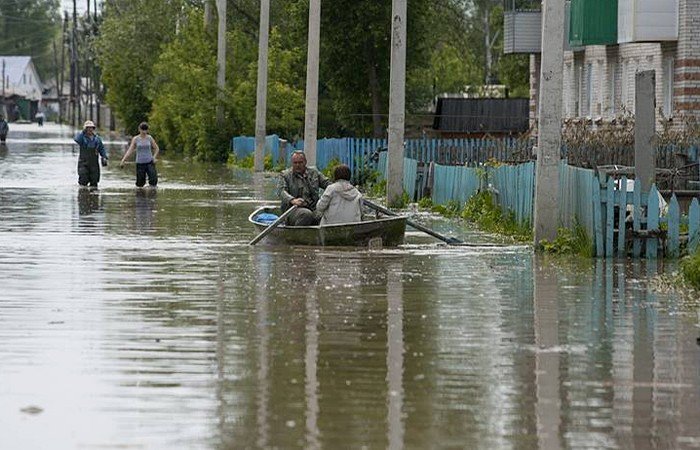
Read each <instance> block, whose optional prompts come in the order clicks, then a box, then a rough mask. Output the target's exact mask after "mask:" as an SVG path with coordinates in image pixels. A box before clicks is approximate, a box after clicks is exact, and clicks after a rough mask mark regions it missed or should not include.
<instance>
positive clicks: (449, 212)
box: [431, 200, 462, 217]
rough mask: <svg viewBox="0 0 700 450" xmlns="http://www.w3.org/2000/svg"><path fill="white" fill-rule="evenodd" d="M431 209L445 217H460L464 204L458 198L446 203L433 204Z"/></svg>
mask: <svg viewBox="0 0 700 450" xmlns="http://www.w3.org/2000/svg"><path fill="white" fill-rule="evenodd" d="M431 203H432V202H431ZM431 210H432V211H433V212H436V213H438V214H441V215H443V216H445V217H459V216H460V215H461V214H462V205H461V204H460V203H459V202H458V201H457V200H448V201H447V202H446V203H445V204H444V205H433V206H432V208H431Z"/></svg>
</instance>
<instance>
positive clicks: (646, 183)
mask: <svg viewBox="0 0 700 450" xmlns="http://www.w3.org/2000/svg"><path fill="white" fill-rule="evenodd" d="M655 89H656V73H655V72H654V71H653V70H646V71H644V72H637V74H636V76H635V83H634V94H635V98H634V177H635V178H636V179H637V180H639V182H640V183H642V192H647V193H648V192H649V191H650V190H651V185H652V184H654V183H655V182H656V152H655V151H654V146H653V145H652V140H653V139H654V134H655V133H656V95H655V94H654V92H655Z"/></svg>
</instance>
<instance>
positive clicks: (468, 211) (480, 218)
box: [460, 191, 532, 242]
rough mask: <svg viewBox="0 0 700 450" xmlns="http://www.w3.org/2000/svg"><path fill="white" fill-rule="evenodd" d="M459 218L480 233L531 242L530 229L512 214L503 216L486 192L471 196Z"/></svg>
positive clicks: (489, 194)
mask: <svg viewBox="0 0 700 450" xmlns="http://www.w3.org/2000/svg"><path fill="white" fill-rule="evenodd" d="M460 217H462V218H463V219H465V220H467V221H469V222H472V223H474V224H475V225H476V226H477V227H479V229H480V230H482V231H486V232H489V233H499V234H503V235H506V236H511V237H512V238H513V239H515V240H516V241H521V242H526V241H531V240H532V230H531V229H530V227H529V226H527V225H525V224H521V223H518V221H517V220H516V219H515V214H514V213H510V214H503V212H502V211H501V208H499V206H498V205H496V203H495V202H494V201H493V197H492V196H491V193H489V192H487V191H481V192H479V193H478V194H476V195H474V196H472V197H471V198H470V199H469V200H468V201H467V203H466V204H465V205H464V209H463V210H462V212H461V213H460Z"/></svg>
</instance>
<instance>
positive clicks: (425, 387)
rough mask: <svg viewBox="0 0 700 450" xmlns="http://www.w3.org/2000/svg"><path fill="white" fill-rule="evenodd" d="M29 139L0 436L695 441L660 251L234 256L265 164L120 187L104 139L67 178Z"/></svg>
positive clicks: (16, 227)
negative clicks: (657, 282)
mask: <svg viewBox="0 0 700 450" xmlns="http://www.w3.org/2000/svg"><path fill="white" fill-rule="evenodd" d="M39 130H40V129H39V128H37V127H36V125H26V126H21V125H14V126H13V125H11V131H10V136H9V140H8V143H7V147H6V148H3V147H0V449H3V450H4V449H8V450H14V449H18V450H24V449H75V448H80V449H97V448H99V449H113V448H119V449H229V448H230V449H233V448H310V449H314V448H329V449H337V448H353V449H355V448H356V449H362V448H367V449H377V448H391V449H398V448H415V449H425V448H465V449H474V448H480V449H496V448H516V449H533V448H547V449H556V448H623V449H625V448H637V449H665V448H681V449H691V448H700V346H698V344H697V343H696V339H697V338H698V336H700V328H699V327H698V321H699V319H698V313H697V311H696V310H693V309H689V308H687V307H685V306H684V305H683V304H682V302H681V301H680V299H679V298H676V297H675V296H674V295H667V294H656V293H653V292H651V291H650V289H649V286H648V281H649V278H650V276H652V275H653V274H655V273H656V272H657V270H658V268H657V267H656V265H647V264H644V263H643V262H642V263H639V262H635V263H626V262H620V261H614V260H607V261H606V260H602V259H600V260H590V261H588V260H580V259H571V260H569V259H553V258H541V257H537V256H534V255H533V253H532V250H531V249H529V248H526V247H520V246H513V247H503V248H497V247H495V248H494V247H483V248H479V247H476V248H446V247H443V246H439V245H437V244H435V241H433V240H431V239H430V238H425V237H422V236H420V235H419V234H417V233H413V232H412V233H411V234H410V235H409V236H408V245H406V246H405V247H402V248H399V249H383V250H381V249H380V250H372V251H368V250H348V249H331V248H291V249H290V248H276V247H270V246H265V245H260V246H259V247H252V248H251V247H249V246H248V245H247V243H248V241H249V240H250V239H251V238H252V237H253V236H254V230H253V228H252V226H250V225H249V224H248V221H247V217H248V214H250V213H251V212H252V210H253V208H254V207H255V206H257V205H260V204H262V203H264V201H265V200H268V202H269V203H274V199H273V187H274V177H272V176H269V177H266V178H262V177H261V178H257V177H256V178H254V177H253V175H252V174H251V173H249V172H245V171H235V170H231V169H228V168H225V167H222V166H207V165H198V164H192V163H185V162H172V161H164V162H159V165H158V170H159V178H160V180H159V185H158V188H157V191H154V190H148V189H146V190H137V189H136V188H135V187H134V173H133V170H134V168H133V165H131V166H127V168H125V169H123V170H120V169H118V168H117V164H116V163H117V162H118V161H119V157H120V155H121V152H122V151H123V149H124V142H113V143H111V144H108V145H107V147H108V148H109V149H110V152H111V154H112V158H111V164H110V167H108V168H107V169H106V170H105V171H103V173H102V181H101V182H100V185H99V190H98V191H93V192H90V191H87V190H79V189H78V186H77V170H76V161H77V149H76V148H74V146H73V145H71V140H70V138H71V133H70V132H69V130H68V129H65V128H58V127H56V126H55V125H51V124H49V126H47V127H44V130H42V131H41V132H39ZM441 225H442V227H449V224H447V223H442V224H441ZM444 229H449V228H443V230H444ZM452 231H455V232H458V233H461V234H460V237H463V238H465V239H467V240H470V241H473V240H474V239H480V240H482V241H488V238H487V237H484V236H481V235H478V234H477V233H475V232H473V231H468V230H452ZM658 264H661V263H658Z"/></svg>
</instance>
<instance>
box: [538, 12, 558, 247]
mask: <svg viewBox="0 0 700 450" xmlns="http://www.w3.org/2000/svg"><path fill="white" fill-rule="evenodd" d="M542 8H543V15H542V64H541V69H540V93H539V97H540V98H539V105H538V108H539V114H538V118H539V131H538V136H537V141H538V142H537V171H536V180H535V223H534V235H535V244H539V243H540V242H541V241H542V240H543V239H546V240H549V241H552V240H554V239H555V238H556V237H557V227H558V225H559V160H560V151H561V110H562V105H561V104H562V96H563V92H562V91H563V84H562V83H563V71H564V2H562V1H561V0H544V2H543V7H542Z"/></svg>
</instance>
